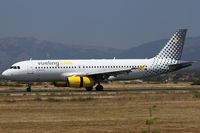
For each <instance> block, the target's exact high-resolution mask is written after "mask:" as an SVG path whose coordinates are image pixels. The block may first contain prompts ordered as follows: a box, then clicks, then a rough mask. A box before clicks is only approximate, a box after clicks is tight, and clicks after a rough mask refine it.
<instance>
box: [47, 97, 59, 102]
mask: <svg viewBox="0 0 200 133" xmlns="http://www.w3.org/2000/svg"><path fill="white" fill-rule="evenodd" d="M46 101H48V102H59V101H61V100H60V99H55V98H52V97H49V98H47V99H46Z"/></svg>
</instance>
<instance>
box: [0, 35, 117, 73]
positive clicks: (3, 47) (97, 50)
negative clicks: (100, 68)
mask: <svg viewBox="0 0 200 133" xmlns="http://www.w3.org/2000/svg"><path fill="white" fill-rule="evenodd" d="M120 52H121V50H119V49H114V48H105V47H96V46H84V47H83V46H79V45H71V44H63V43H57V42H50V41H43V40H37V39H35V38H30V37H20V38H19V37H9V38H1V39H0V72H2V70H4V69H6V68H8V67H9V66H10V65H11V64H13V63H15V62H17V61H22V60H29V59H30V58H32V59H94V58H95V59H102V58H113V57H114V55H117V54H119V53H120Z"/></svg>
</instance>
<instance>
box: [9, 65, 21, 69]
mask: <svg viewBox="0 0 200 133" xmlns="http://www.w3.org/2000/svg"><path fill="white" fill-rule="evenodd" d="M10 69H20V66H11V67H10Z"/></svg>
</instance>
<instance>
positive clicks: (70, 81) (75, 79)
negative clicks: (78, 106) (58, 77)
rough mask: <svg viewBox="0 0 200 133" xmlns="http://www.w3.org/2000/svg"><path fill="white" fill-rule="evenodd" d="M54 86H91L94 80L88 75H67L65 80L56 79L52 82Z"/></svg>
mask: <svg viewBox="0 0 200 133" xmlns="http://www.w3.org/2000/svg"><path fill="white" fill-rule="evenodd" d="M54 85H55V86H56V87H75V88H80V87H92V86H94V85H95V82H94V80H93V79H92V78H90V77H79V76H72V77H68V78H67V81H58V82H54Z"/></svg>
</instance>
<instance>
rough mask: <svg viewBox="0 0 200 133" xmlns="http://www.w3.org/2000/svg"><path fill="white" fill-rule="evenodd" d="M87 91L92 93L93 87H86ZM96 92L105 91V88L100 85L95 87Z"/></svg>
mask: <svg viewBox="0 0 200 133" xmlns="http://www.w3.org/2000/svg"><path fill="white" fill-rule="evenodd" d="M85 89H86V90H87V91H92V89H93V87H86V88H85ZM95 89H96V91H103V86H102V85H100V84H98V85H97V86H96V87H95Z"/></svg>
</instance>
